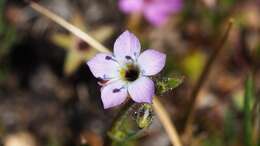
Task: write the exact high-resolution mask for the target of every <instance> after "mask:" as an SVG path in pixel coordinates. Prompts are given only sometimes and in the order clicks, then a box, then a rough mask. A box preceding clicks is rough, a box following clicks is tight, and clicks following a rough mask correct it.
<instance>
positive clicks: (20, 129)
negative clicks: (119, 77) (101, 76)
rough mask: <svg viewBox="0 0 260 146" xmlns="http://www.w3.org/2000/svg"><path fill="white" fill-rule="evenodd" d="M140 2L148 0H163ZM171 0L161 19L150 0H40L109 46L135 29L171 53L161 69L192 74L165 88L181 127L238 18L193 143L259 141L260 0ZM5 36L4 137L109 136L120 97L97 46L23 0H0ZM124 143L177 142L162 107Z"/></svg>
mask: <svg viewBox="0 0 260 146" xmlns="http://www.w3.org/2000/svg"><path fill="white" fill-rule="evenodd" d="M121 1H123V0H121ZM125 1H127V0H125ZM140 1H143V3H146V5H149V3H153V1H160V0H140ZM162 1H165V0H162ZM168 1H171V0H168ZM173 1H175V2H170V3H172V5H173V6H172V7H171V8H170V9H171V10H166V9H168V8H165V10H164V9H163V8H164V7H162V8H158V13H159V12H162V13H163V14H162V15H166V16H165V19H166V20H165V21H163V22H161V20H154V19H156V18H158V17H160V16H156V15H157V14H156V12H157V9H154V11H152V12H151V15H152V17H151V16H148V15H145V14H146V12H145V11H146V9H145V6H143V7H142V8H140V9H142V10H140V9H138V10H136V9H134V8H129V9H130V10H129V9H127V8H124V7H123V6H122V5H120V1H118V0H40V1H39V3H40V4H41V5H43V6H45V7H47V8H48V9H50V10H51V11H53V12H55V13H56V14H58V15H60V16H61V17H62V18H64V19H66V20H67V21H69V22H71V23H72V24H74V25H76V26H78V27H79V28H81V29H82V30H84V31H86V32H88V33H89V34H91V35H92V36H93V37H95V38H96V39H97V40H99V41H101V42H102V43H103V44H104V45H105V46H107V47H109V48H111V50H112V48H113V43H114V41H115V39H116V38H117V36H118V35H119V34H121V33H122V32H123V31H124V30H126V29H128V30H130V31H132V32H134V33H135V34H136V35H137V36H138V37H139V38H140V40H141V42H142V47H143V49H147V48H154V49H157V50H160V51H162V52H164V53H166V54H167V64H166V67H165V69H164V71H163V72H162V73H161V74H160V75H159V76H171V75H173V74H179V75H182V76H184V82H183V83H182V84H181V85H180V86H179V87H178V88H176V89H174V90H173V91H169V92H167V93H165V94H164V95H162V96H160V100H161V101H162V103H163V104H164V106H165V108H166V109H167V111H168V112H169V114H170V116H171V118H172V121H173V122H174V124H175V126H176V128H177V130H178V132H179V133H180V135H182V133H183V131H184V127H185V125H184V123H185V122H184V121H185V119H186V118H187V114H185V113H187V109H188V108H189V107H187V106H188V105H189V104H188V103H189V101H190V96H189V94H190V92H191V90H192V89H193V87H194V85H195V83H196V81H197V79H198V77H199V76H200V74H201V71H202V70H203V67H204V65H205V63H206V61H207V58H208V57H209V56H210V54H211V53H212V52H213V50H214V46H216V45H217V43H218V42H219V40H220V39H221V36H222V35H223V34H224V32H225V30H226V28H227V24H228V22H229V19H230V18H233V20H234V25H233V27H232V29H231V31H230V33H229V36H228V38H227V40H226V43H225V45H224V48H223V50H222V51H221V52H220V54H219V55H218V56H217V58H216V61H215V62H214V65H213V67H212V68H211V72H210V74H209V76H208V78H207V79H206V82H205V85H204V86H203V87H202V89H201V91H200V94H199V96H198V102H197V108H196V111H195V120H194V134H193V138H192V139H191V140H190V144H189V145H192V146H260V136H259V135H260V134H259V133H260V132H259V131H260V126H259V125H260V99H259V98H260V70H259V67H260V1H259V0H173ZM166 2H167V0H166ZM122 3H123V2H122ZM126 3H127V2H126ZM125 5H126V6H130V5H131V3H129V4H125ZM143 5H144V4H143ZM173 9H174V10H173ZM135 11H136V12H135ZM153 16H155V18H154V19H153ZM0 42H1V43H0V145H1V146H72V145H73V146H83V145H84V146H102V145H104V144H105V143H106V141H107V140H106V139H107V138H106V137H107V136H106V133H107V130H108V129H109V128H110V127H111V124H112V122H113V119H114V117H115V116H116V114H117V113H118V112H119V111H120V109H121V108H122V106H121V107H118V108H113V109H109V110H104V109H103V106H102V102H101V99H100V92H99V90H100V87H99V86H98V85H97V79H95V78H94V77H93V75H92V74H91V72H90V71H89V68H88V67H87V66H86V64H85V62H86V60H88V59H90V58H91V57H93V55H95V53H97V52H96V51H95V50H94V49H93V48H91V47H90V46H89V45H88V44H86V43H85V42H83V41H82V40H80V39H79V38H77V37H75V36H73V35H72V34H70V33H69V32H68V31H66V30H65V29H63V28H62V27H60V26H59V25H57V24H55V23H54V22H52V21H51V20H49V19H47V18H46V17H44V16H42V15H41V14H39V13H37V12H36V11H34V10H33V9H31V7H29V6H28V4H26V3H24V2H23V1H22V0H0ZM249 74H251V75H252V78H253V83H252V84H253V87H250V88H249V89H248V91H247V92H250V93H251V92H252V98H250V97H251V96H250V97H249V98H250V99H248V100H247V98H246V97H247V96H245V81H246V79H247V76H249ZM245 105H249V106H245ZM248 123H249V124H248ZM248 131H249V132H248ZM125 145H127V146H128V145H129V146H135V145H136V146H169V145H171V143H170V141H169V139H168V137H167V134H166V133H165V131H164V129H163V127H162V125H161V124H160V121H159V120H158V119H157V118H156V116H154V118H153V122H152V125H151V126H150V127H149V128H148V129H146V130H145V132H144V134H143V135H142V136H140V137H139V138H138V139H135V140H132V141H131V142H130V143H127V144H125Z"/></svg>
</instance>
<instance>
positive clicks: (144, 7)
mask: <svg viewBox="0 0 260 146" xmlns="http://www.w3.org/2000/svg"><path fill="white" fill-rule="evenodd" d="M119 8H120V9H121V10H122V11H123V12H125V13H127V14H128V13H142V14H143V15H144V17H145V18H146V19H147V20H148V21H149V22H150V23H151V24H153V25H154V26H160V25H162V24H164V23H165V22H166V21H167V20H168V18H169V17H170V16H171V15H172V14H173V13H176V12H179V11H180V10H181V8H182V0H119Z"/></svg>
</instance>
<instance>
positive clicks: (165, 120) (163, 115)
mask: <svg viewBox="0 0 260 146" xmlns="http://www.w3.org/2000/svg"><path fill="white" fill-rule="evenodd" d="M30 7H31V8H32V9H34V10H35V11H37V12H39V13H40V14H42V15H44V16H46V17H47V18H49V19H51V20H52V21H54V22H56V23H57V24H59V25H61V26H62V27H63V28H65V29H67V30H68V31H70V32H71V33H73V34H74V35H76V36H77V37H79V38H81V39H82V40H83V41H85V42H87V43H89V45H90V46H92V47H93V48H95V49H97V50H98V51H100V52H110V51H109V49H108V48H106V47H105V46H103V45H102V44H101V43H99V42H98V41H97V40H95V39H94V38H93V37H91V36H90V35H88V34H86V33H85V32H83V31H81V30H80V29H79V28H77V27H76V26H74V25H72V24H70V23H69V22H67V21H66V20H64V19H63V18H61V17H59V16H58V15H56V14H54V13H52V12H51V11H49V10H48V9H46V8H44V7H43V6H41V5H39V4H37V3H35V2H31V3H30ZM153 108H154V111H155V112H156V114H157V115H158V117H159V119H160V121H161V123H162V125H163V126H164V128H165V130H166V132H167V134H168V136H169V138H170V140H171V142H172V144H173V145H174V146H182V145H181V142H180V139H179V136H178V133H177V132H176V129H175V126H174V125H173V123H172V122H171V120H170V117H169V115H168V113H167V111H166V110H165V108H164V107H163V105H162V104H161V103H160V101H159V100H158V99H157V97H154V100H153Z"/></svg>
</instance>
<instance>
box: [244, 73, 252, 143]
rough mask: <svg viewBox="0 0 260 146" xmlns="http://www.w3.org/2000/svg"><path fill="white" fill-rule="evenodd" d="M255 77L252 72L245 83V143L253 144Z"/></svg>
mask: <svg viewBox="0 0 260 146" xmlns="http://www.w3.org/2000/svg"><path fill="white" fill-rule="evenodd" d="M253 94H254V86H253V78H252V75H251V74H250V75H249V76H248V78H247V80H246V83H245V95H244V145H245V146H253V143H252V140H253V136H252V132H253V128H252V106H251V105H250V102H251V101H252V99H253V97H254V95H253Z"/></svg>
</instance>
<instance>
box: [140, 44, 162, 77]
mask: <svg viewBox="0 0 260 146" xmlns="http://www.w3.org/2000/svg"><path fill="white" fill-rule="evenodd" d="M165 60H166V55H165V54H164V53H160V52H158V51H156V50H153V49H149V50H146V51H144V52H143V53H142V54H141V55H140V56H139V58H138V60H137V62H138V65H139V66H140V68H141V71H142V73H143V75H146V76H151V75H155V74H157V73H159V72H160V71H161V70H162V69H163V67H164V65H165Z"/></svg>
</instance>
